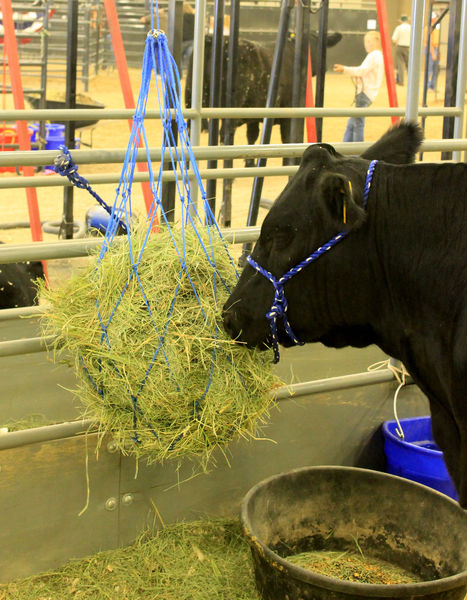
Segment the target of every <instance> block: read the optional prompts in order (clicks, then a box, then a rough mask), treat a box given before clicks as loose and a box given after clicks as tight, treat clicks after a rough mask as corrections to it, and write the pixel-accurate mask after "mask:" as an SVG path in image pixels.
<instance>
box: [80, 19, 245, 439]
mask: <svg viewBox="0 0 467 600" xmlns="http://www.w3.org/2000/svg"><path fill="white" fill-rule="evenodd" d="M151 82H153V83H154V84H155V87H156V92H157V100H158V106H159V109H160V115H161V122H162V126H163V136H162V145H161V161H160V166H159V169H158V171H154V169H153V165H152V161H151V158H150V155H149V144H148V137H147V134H146V130H145V124H144V117H145V112H146V108H147V102H148V95H149V89H150V85H151ZM180 97H181V84H180V77H179V73H178V69H177V66H176V63H175V61H174V59H173V57H172V55H171V53H170V51H169V49H168V45H167V38H166V35H165V34H164V33H163V32H162V31H159V30H152V31H151V32H150V33H149V34H148V36H147V38H146V44H145V51H144V58H143V68H142V78H141V89H140V92H139V96H138V102H137V106H136V110H135V114H134V116H133V127H132V130H131V135H130V139H129V143H128V148H127V151H126V155H125V160H124V164H123V169H122V175H121V179H120V183H119V185H118V188H117V194H116V198H115V202H114V204H113V207H112V213H111V219H110V222H109V226H108V228H107V232H106V235H105V240H104V244H103V246H102V250H101V252H100V255H99V261H98V266H97V269H99V263H100V262H101V261H102V259H103V258H104V257H105V255H106V253H107V252H108V251H109V250H110V248H111V246H112V244H113V243H114V241H115V238H116V235H117V231H118V228H119V225H120V224H121V219H123V220H124V221H125V223H126V224H127V225H128V231H127V232H126V238H127V243H128V251H129V254H130V261H131V271H130V273H129V277H128V279H127V281H126V284H125V287H124V288H123V289H122V290H121V294H120V297H119V299H118V301H117V303H116V304H115V307H114V309H113V310H112V311H111V313H110V316H108V317H103V314H101V306H100V302H99V300H96V311H97V314H98V318H99V322H100V324H101V329H102V336H101V343H102V344H104V345H106V346H107V347H108V348H109V349H111V343H110V341H109V338H108V335H107V331H108V328H109V326H110V325H111V323H112V320H113V318H114V316H115V314H116V312H117V311H118V309H119V305H120V302H121V300H122V299H123V297H124V295H125V293H126V292H127V290H128V288H129V286H130V284H131V282H132V280H133V279H135V280H136V281H137V286H138V287H139V289H140V292H141V297H142V300H143V302H144V306H145V308H146V310H147V312H148V314H149V315H150V317H151V321H152V326H153V327H154V329H155V331H156V334H157V336H158V338H159V344H158V345H157V348H156V350H155V352H154V354H153V356H152V358H151V360H150V362H149V363H148V365H147V369H146V372H145V374H144V377H143V378H142V380H141V382H140V386H139V389H138V392H137V393H133V394H131V402H132V406H133V413H134V435H133V439H134V441H135V442H136V443H138V442H139V439H138V434H137V425H138V421H142V422H143V423H144V425H145V426H146V427H147V428H149V430H150V431H151V432H152V433H153V435H154V436H155V437H157V431H156V430H155V428H154V427H153V426H152V424H151V423H150V422H148V421H147V419H146V417H145V415H144V411H143V410H142V409H141V408H140V406H139V403H138V396H139V393H141V391H142V390H143V388H144V386H145V384H146V381H147V378H148V376H149V374H150V372H151V370H152V368H153V365H154V363H155V361H156V360H157V359H158V357H159V355H160V354H162V355H163V357H164V361H165V362H166V365H167V367H168V369H169V371H170V362H169V359H168V357H167V355H166V351H165V347H164V342H165V332H166V330H167V327H168V325H169V322H170V319H171V316H172V311H173V307H174V306H175V303H176V301H177V294H178V290H179V284H180V280H181V278H182V275H183V273H185V274H186V276H187V278H188V280H189V281H190V284H191V287H192V291H193V294H194V296H195V298H196V300H197V301H198V305H199V310H200V311H201V312H202V313H203V307H202V303H201V302H200V298H199V295H198V290H197V289H196V286H195V284H194V283H193V281H192V279H191V277H190V273H189V270H188V268H187V266H186V251H187V249H186V245H185V235H184V232H185V229H186V228H187V227H190V228H192V230H193V231H194V232H195V233H196V235H197V238H198V240H199V243H200V244H201V246H202V248H203V251H204V253H205V256H206V258H207V260H208V262H209V264H210V265H211V267H212V284H213V288H214V294H215V298H217V294H216V290H217V286H218V285H221V286H224V288H225V289H226V290H227V291H228V292H229V293H230V290H229V288H228V285H227V284H226V282H225V280H224V278H223V277H222V275H221V273H220V272H219V271H218V269H217V266H216V256H215V252H214V248H213V244H212V241H213V240H212V236H218V237H220V238H221V237H222V236H221V233H220V230H219V228H218V225H217V223H216V220H215V217H214V215H213V213H212V211H211V208H210V206H209V204H208V202H207V199H206V192H205V190H204V187H203V184H202V181H201V177H200V174H199V171H198V167H197V164H196V160H195V157H194V155H193V151H192V147H191V144H190V140H189V137H188V133H187V126H186V123H185V120H184V118H183V114H182V109H181V104H180ZM174 120H175V122H176V124H177V131H178V138H179V140H178V144H177V140H176V139H175V136H174V130H173V128H172V122H173V121H174ZM141 140H142V142H143V147H144V149H145V153H146V161H147V164H148V167H149V181H150V187H151V191H152V195H153V203H152V206H151V208H150V209H149V211H148V218H147V221H146V225H145V229H146V233H145V238H144V240H143V243H142V244H141V245H140V246H139V248H138V250H137V251H136V250H135V248H134V245H133V239H132V225H133V219H134V215H133V211H132V183H133V175H134V172H135V166H136V162H137V152H138V149H139V147H140V141H141ZM167 163H170V166H171V169H172V171H173V172H174V173H175V186H176V191H177V196H178V198H179V201H180V209H181V215H180V219H179V224H180V226H181V228H182V238H181V240H182V243H181V246H180V245H179V244H177V241H176V239H175V236H173V235H172V233H171V232H172V229H171V225H170V223H169V221H168V219H167V216H166V214H165V211H164V208H163V206H162V203H161V192H162V173H163V170H164V169H167ZM188 164H190V166H191V169H192V171H193V172H194V175H195V179H196V184H197V185H198V187H199V190H200V195H201V202H200V205H201V207H200V210H198V208H197V206H195V204H194V203H193V201H192V198H191V183H190V179H189V176H188ZM155 172H156V173H157V177H155ZM157 215H160V219H161V222H162V223H163V225H164V226H165V227H167V229H168V231H169V232H170V233H171V238H172V243H173V245H174V249H175V251H176V253H177V255H178V257H179V260H180V274H179V279H178V282H177V284H176V287H175V289H174V296H173V301H172V304H171V308H170V310H169V312H168V315H167V321H166V324H165V327H164V329H163V330H162V331H160V330H158V328H157V325H156V322H155V320H154V319H153V315H152V310H153V307H152V306H151V305H150V302H149V299H148V297H147V295H146V292H145V285H144V281H143V280H142V279H141V278H140V275H139V272H138V267H139V265H140V262H141V260H142V258H143V254H144V251H145V248H146V243H147V240H148V238H149V236H150V235H157V220H156V219H157ZM200 229H202V230H203V231H204V232H205V233H207V238H206V235H200V233H199V230H200ZM155 230H156V233H154V232H155ZM206 239H207V240H208V243H207V244H206ZM119 243H120V240H119ZM224 250H225V252H226V253H227V254H228V249H227V247H226V246H225V245H224ZM229 258H230V261H231V263H232V266H234V263H233V260H232V258H231V257H230V256H229ZM203 315H204V313H203ZM206 325H207V326H208V327H209V328H210V333H211V335H212V337H213V339H216V338H217V336H218V334H219V324H218V323H217V322H215V321H214V322H211V323H209V322H208V321H207V317H206ZM218 351H220V348H217V347H216V346H214V347H213V349H212V359H211V365H210V367H209V368H208V369H207V370H206V372H207V380H206V385H205V389H204V391H203V393H202V394H201V396H200V397H199V398H196V399H194V402H193V405H192V408H191V416H192V417H193V418H194V417H196V416H198V411H199V406H200V403H201V402H202V401H203V400H204V398H205V397H206V395H207V393H208V391H209V388H210V385H211V381H212V374H213V370H214V365H215V358H216V352H218ZM84 368H85V369H86V365H84ZM115 375H116V376H117V377H118V376H120V375H121V374H120V373H119V369H118V366H117V365H115ZM171 376H172V377H174V375H173V373H171ZM173 384H174V386H175V388H176V389H177V390H179V389H180V386H179V384H178V382H177V381H176V379H175V377H174V379H173ZM98 391H99V393H100V394H103V391H102V390H98ZM180 437H181V436H179V438H180ZM179 438H177V439H175V440H174V441H173V442H172V444H171V447H172V448H173V447H174V445H175V444H176V443H177V441H178V439H179Z"/></svg>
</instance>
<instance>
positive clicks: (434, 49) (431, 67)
mask: <svg viewBox="0 0 467 600" xmlns="http://www.w3.org/2000/svg"><path fill="white" fill-rule="evenodd" d="M437 18H438V17H437V15H436V14H435V13H434V14H433V16H432V18H431V28H432V29H431V33H430V50H429V53H428V89H429V90H435V91H436V84H437V81H438V73H439V29H440V25H439V23H437V24H436V20H437ZM435 24H436V25H435ZM426 46H427V27H426V26H425V28H424V30H423V47H424V48H425V53H426V49H427V48H426ZM425 55H426V54H425Z"/></svg>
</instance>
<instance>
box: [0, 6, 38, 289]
mask: <svg viewBox="0 0 467 600" xmlns="http://www.w3.org/2000/svg"><path fill="white" fill-rule="evenodd" d="M0 6H1V9H2V21H3V27H4V29H5V34H4V35H5V37H4V43H5V50H6V55H7V56H8V65H9V70H10V80H11V90H12V92H13V99H14V106H15V109H17V110H24V94H23V85H22V82H21V71H20V66H19V56H18V46H17V43H16V35H15V25H14V22H13V11H12V8H11V0H0ZM16 132H17V135H18V143H19V149H20V150H31V143H30V138H29V131H28V124H27V122H26V121H17V122H16ZM23 173H24V176H25V177H32V176H33V175H34V167H24V168H23ZM26 198H27V204H28V211H29V225H30V227H31V237H32V240H33V241H34V242H38V241H42V239H43V238H42V227H41V218H40V214H39V205H38V202H37V191H36V188H32V187H31V188H26ZM42 264H43V267H44V274H45V276H46V278H47V265H46V263H45V262H43V263H42Z"/></svg>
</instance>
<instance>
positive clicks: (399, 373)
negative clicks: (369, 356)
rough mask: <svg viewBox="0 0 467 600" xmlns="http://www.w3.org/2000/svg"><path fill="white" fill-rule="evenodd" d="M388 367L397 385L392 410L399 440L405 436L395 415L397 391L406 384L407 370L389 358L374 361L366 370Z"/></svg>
mask: <svg viewBox="0 0 467 600" xmlns="http://www.w3.org/2000/svg"><path fill="white" fill-rule="evenodd" d="M384 368H386V369H389V370H390V371H391V372H392V373H393V375H394V377H395V378H396V379H397V381H398V383H399V385H398V386H397V389H396V391H395V393H394V400H393V411H394V417H395V420H396V423H397V427H396V429H395V432H396V433H397V435H398V436H399V438H400V439H401V440H403V439H404V438H405V436H404V430H403V429H402V425H401V423H400V421H399V417H398V415H397V399H398V397H399V392H400V391H401V389H402V388H403V387H404V386H405V385H407V375H409V372H408V371H407V369H406V368H405V366H404V365H403V364H402V363H401V366H400V367H396V366H395V365H394V364H392V363H391V360H390V359H387V360H382V361H380V362H377V363H374V364H372V365H370V366H369V367H368V371H378V370H379V369H384Z"/></svg>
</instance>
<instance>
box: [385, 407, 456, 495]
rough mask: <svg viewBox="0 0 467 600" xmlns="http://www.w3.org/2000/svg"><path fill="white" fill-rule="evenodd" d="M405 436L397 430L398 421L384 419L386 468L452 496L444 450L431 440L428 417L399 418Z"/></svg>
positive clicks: (429, 419)
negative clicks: (401, 435)
mask: <svg viewBox="0 0 467 600" xmlns="http://www.w3.org/2000/svg"><path fill="white" fill-rule="evenodd" d="M400 424H401V427H402V430H403V432H404V439H401V438H399V436H398V435H397V433H396V427H397V422H396V421H385V422H384V423H383V435H384V452H385V454H386V459H387V467H386V471H387V472H388V473H391V474H392V475H399V477H405V478H406V479H410V480H411V481H417V482H418V483H423V484H424V485H427V486H429V487H431V488H433V489H435V490H438V491H439V492H442V493H443V494H446V495H447V496H449V497H450V498H453V499H454V500H457V499H458V495H457V492H456V489H455V487H454V483H453V482H452V479H451V477H450V475H449V473H448V471H447V469H446V464H445V462H444V457H443V453H442V452H441V450H440V449H439V448H438V446H437V445H436V443H435V442H434V441H433V434H432V431H431V417H429V416H428V417H415V418H410V419H400Z"/></svg>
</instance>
